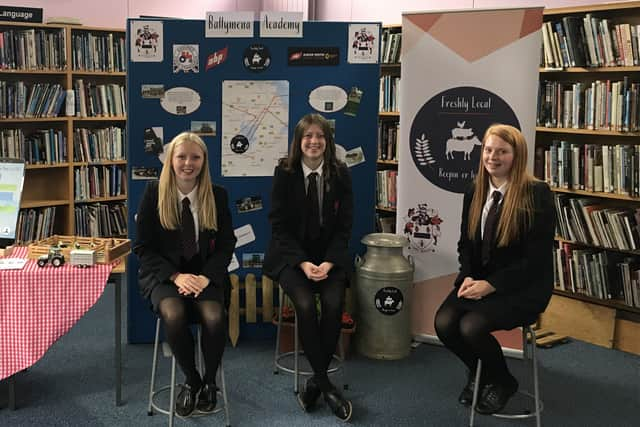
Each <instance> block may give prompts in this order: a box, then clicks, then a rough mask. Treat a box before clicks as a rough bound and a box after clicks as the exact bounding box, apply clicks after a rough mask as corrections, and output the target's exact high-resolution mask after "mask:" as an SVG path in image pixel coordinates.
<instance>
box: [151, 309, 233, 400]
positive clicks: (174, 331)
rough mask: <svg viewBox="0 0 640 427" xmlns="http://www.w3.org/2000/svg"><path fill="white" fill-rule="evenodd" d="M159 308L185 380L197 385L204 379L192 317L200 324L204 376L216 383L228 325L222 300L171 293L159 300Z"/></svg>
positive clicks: (211, 382)
mask: <svg viewBox="0 0 640 427" xmlns="http://www.w3.org/2000/svg"><path fill="white" fill-rule="evenodd" d="M158 311H159V312H160V316H161V317H162V320H163V322H164V330H165V335H166V337H167V342H168V343H169V346H170V347H171V351H172V352H173V354H174V356H175V357H176V360H177V361H178V365H179V366H180V368H181V369H182V372H184V374H185V376H186V383H187V384H189V385H190V386H192V387H195V388H196V389H197V388H199V387H200V386H201V385H202V380H201V379H200V374H199V373H198V370H197V369H196V362H195V351H194V347H195V346H194V343H193V335H192V334H191V330H190V329H189V325H190V319H193V320H194V321H197V322H198V323H199V324H200V326H201V329H202V354H203V356H204V365H205V374H204V379H203V380H204V382H205V383H206V384H214V383H215V379H216V371H217V369H218V365H220V360H221V359H222V353H223V352H224V344H225V340H226V329H227V326H226V317H225V314H224V307H223V306H222V304H221V303H219V302H218V301H196V300H189V299H186V298H175V297H170V298H164V299H163V300H162V301H160V304H159V306H158ZM190 314H192V316H190Z"/></svg>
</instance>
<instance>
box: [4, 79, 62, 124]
mask: <svg viewBox="0 0 640 427" xmlns="http://www.w3.org/2000/svg"><path fill="white" fill-rule="evenodd" d="M65 96H66V91H65V89H64V88H63V87H62V85H61V84H59V83H35V84H32V85H29V84H27V83H26V82H24V81H5V80H0V118H2V119H9V118H37V117H57V116H58V115H59V114H60V110H61V109H62V105H63V104H64V100H65Z"/></svg>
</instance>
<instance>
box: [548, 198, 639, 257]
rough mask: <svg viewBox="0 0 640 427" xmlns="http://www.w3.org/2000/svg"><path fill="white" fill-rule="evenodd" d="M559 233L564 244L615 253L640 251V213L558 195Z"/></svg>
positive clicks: (556, 200) (597, 200)
mask: <svg viewBox="0 0 640 427" xmlns="http://www.w3.org/2000/svg"><path fill="white" fill-rule="evenodd" d="M555 207H556V217H557V218H558V223H557V227H556V229H557V232H558V234H559V235H560V236H561V237H562V238H563V239H565V240H569V241H572V242H578V243H583V244H587V245H593V246H599V247H603V248H610V249H616V250H626V251H635V250H638V249H639V248H640V234H639V232H638V222H639V220H640V217H639V215H640V210H637V209H636V210H634V209H632V208H628V207H624V206H616V205H614V204H611V203H603V202H602V200H599V199H592V198H585V197H572V196H570V195H568V194H555Z"/></svg>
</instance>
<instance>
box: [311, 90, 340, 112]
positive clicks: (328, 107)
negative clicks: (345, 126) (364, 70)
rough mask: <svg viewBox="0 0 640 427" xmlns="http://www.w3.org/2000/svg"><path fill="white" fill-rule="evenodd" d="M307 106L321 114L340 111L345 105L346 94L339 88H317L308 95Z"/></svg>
mask: <svg viewBox="0 0 640 427" xmlns="http://www.w3.org/2000/svg"><path fill="white" fill-rule="evenodd" d="M309 104H310V105H311V106H312V107H313V108H314V109H315V110H316V111H320V112H321V113H332V112H334V111H340V110H342V109H343V108H344V106H345V105H347V92H345V90H344V89H342V88H341V87H339V86H330V85H327V86H319V87H317V88H315V89H314V90H312V91H311V93H309Z"/></svg>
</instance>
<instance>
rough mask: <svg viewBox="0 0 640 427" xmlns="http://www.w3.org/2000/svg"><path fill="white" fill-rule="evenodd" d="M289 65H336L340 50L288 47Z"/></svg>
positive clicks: (333, 48)
mask: <svg viewBox="0 0 640 427" xmlns="http://www.w3.org/2000/svg"><path fill="white" fill-rule="evenodd" d="M287 50H288V55H287V57H288V63H289V65H292V66H295V65H319V66H322V65H338V63H339V62H340V50H339V49H338V48H337V47H290V48H288V49H287Z"/></svg>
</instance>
